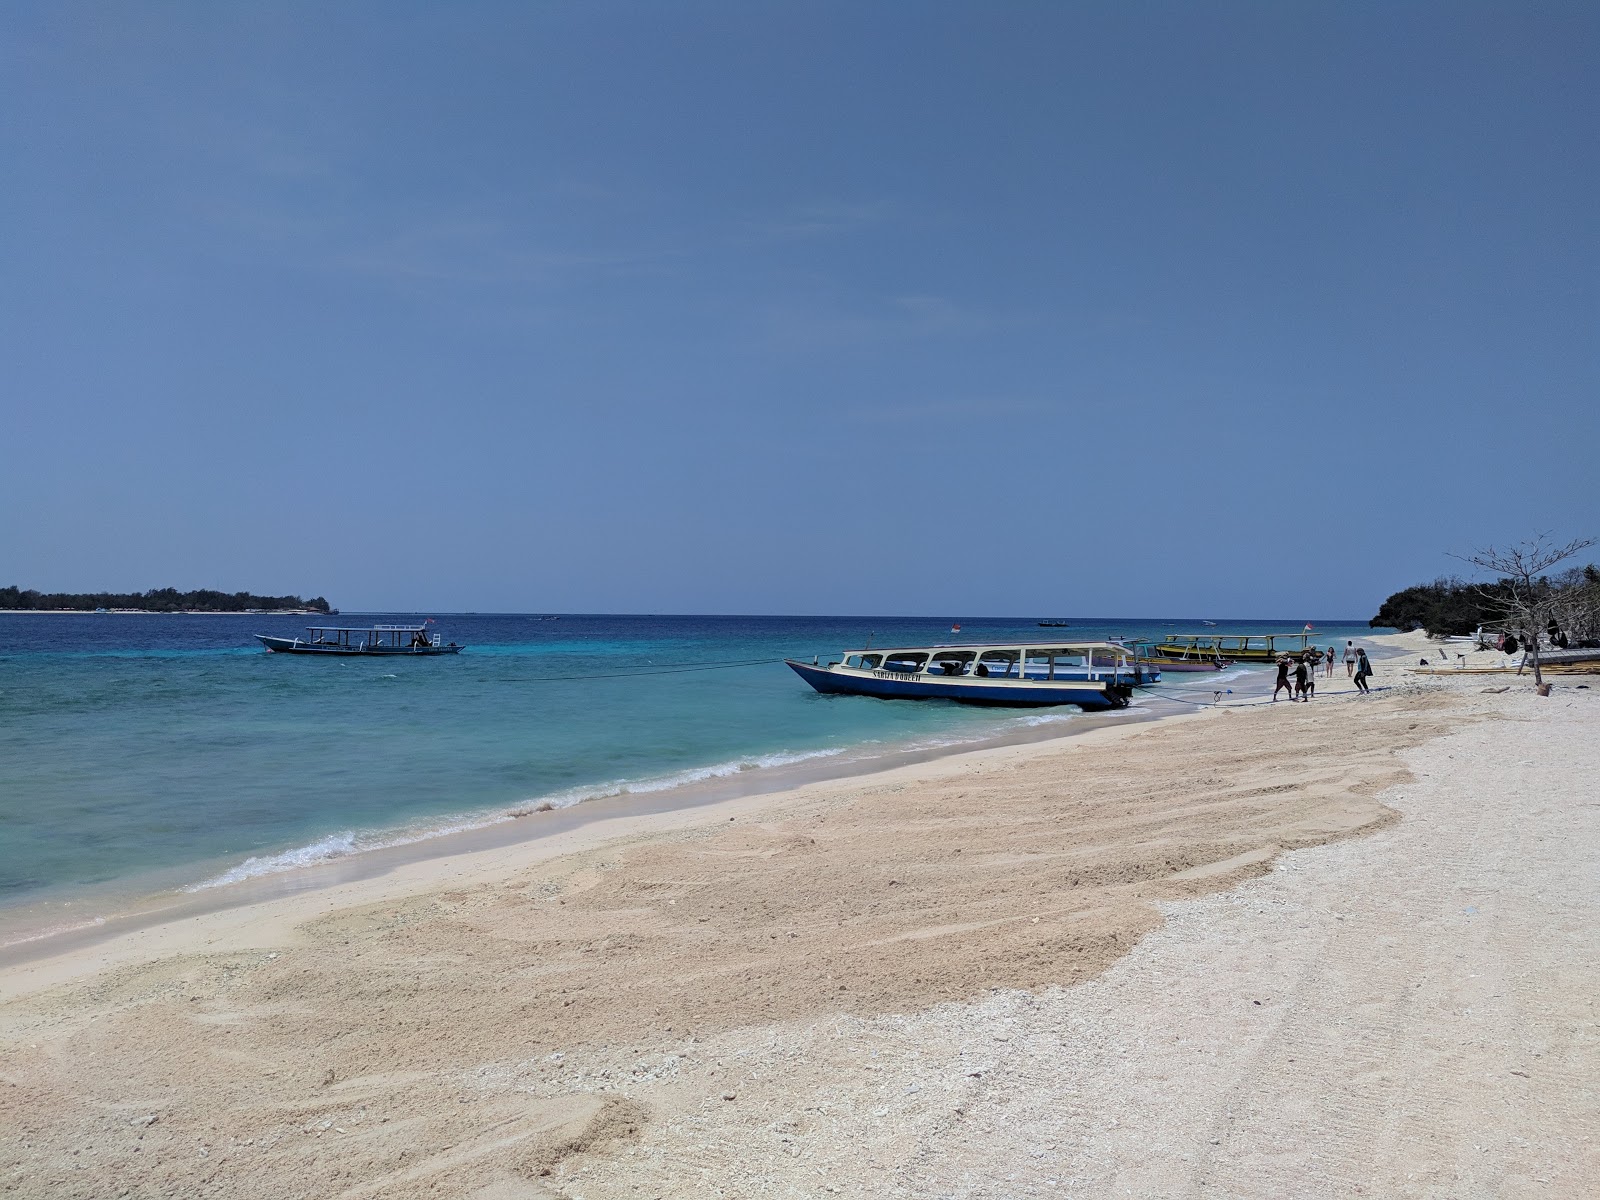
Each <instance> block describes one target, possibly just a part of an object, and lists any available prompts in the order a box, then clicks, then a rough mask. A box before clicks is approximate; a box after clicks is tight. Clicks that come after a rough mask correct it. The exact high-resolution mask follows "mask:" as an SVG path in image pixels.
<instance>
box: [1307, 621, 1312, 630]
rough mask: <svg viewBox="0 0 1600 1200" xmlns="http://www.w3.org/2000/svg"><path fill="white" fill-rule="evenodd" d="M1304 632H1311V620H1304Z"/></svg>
mask: <svg viewBox="0 0 1600 1200" xmlns="http://www.w3.org/2000/svg"><path fill="white" fill-rule="evenodd" d="M1306 632H1307V633H1310V632H1311V622H1310V621H1307V622H1306Z"/></svg>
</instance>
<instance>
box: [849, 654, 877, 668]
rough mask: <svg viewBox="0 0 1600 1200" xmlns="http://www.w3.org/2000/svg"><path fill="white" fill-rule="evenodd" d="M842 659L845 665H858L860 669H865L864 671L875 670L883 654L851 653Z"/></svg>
mask: <svg viewBox="0 0 1600 1200" xmlns="http://www.w3.org/2000/svg"><path fill="white" fill-rule="evenodd" d="M844 661H845V665H846V666H851V667H860V668H861V669H862V670H865V671H876V670H877V669H878V664H879V663H881V662H882V661H883V655H881V654H852V655H851V656H850V657H849V658H847V659H845V660H844Z"/></svg>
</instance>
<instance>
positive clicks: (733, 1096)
mask: <svg viewBox="0 0 1600 1200" xmlns="http://www.w3.org/2000/svg"><path fill="white" fill-rule="evenodd" d="M722 1098H723V1099H724V1100H735V1099H737V1098H738V1096H737V1094H736V1093H734V1092H723V1093H722Z"/></svg>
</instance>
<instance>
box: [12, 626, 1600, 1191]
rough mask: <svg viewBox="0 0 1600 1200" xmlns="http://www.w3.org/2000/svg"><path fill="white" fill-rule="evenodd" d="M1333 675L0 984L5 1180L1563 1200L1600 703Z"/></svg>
mask: <svg viewBox="0 0 1600 1200" xmlns="http://www.w3.org/2000/svg"><path fill="white" fill-rule="evenodd" d="M1396 642H1397V644H1399V645H1406V646H1409V645H1411V643H1410V642H1408V641H1405V640H1404V639H1396ZM1396 665H1397V664H1396ZM1343 676H1344V672H1343V669H1342V665H1341V666H1340V667H1338V668H1336V676H1335V678H1334V679H1333V680H1331V681H1322V686H1321V688H1320V689H1319V691H1320V694H1319V698H1318V699H1317V700H1316V701H1315V702H1313V703H1312V704H1306V705H1293V704H1278V705H1276V706H1261V707H1253V708H1240V709H1233V710H1225V711H1217V712H1204V713H1201V714H1199V715H1197V716H1195V717H1194V718H1191V719H1178V720H1171V721H1166V722H1162V723H1160V724H1157V725H1145V726H1139V727H1132V728H1127V729H1120V730H1108V731H1100V732H1097V733H1095V734H1092V735H1089V736H1085V737H1077V738H1068V739H1064V740H1062V741H1059V742H1055V743H1049V744H1045V745H1034V746H1023V747H1007V748H1004V749H999V750H989V751H983V752H978V753H975V754H969V755H963V756H958V757H954V758H950V759H945V760H942V761H940V762H937V763H931V764H921V765H918V766H916V767H911V768H906V769H903V770H899V771H895V772H891V773H887V774H883V775H879V776H873V777H870V778H865V779H857V780H854V781H835V782H832V783H827V784H819V785H815V786H812V787H808V788H804V789H801V790H799V791H796V792H792V793H788V794H783V795H778V796H769V797H758V798H754V799H750V800H744V801H738V802H734V803H730V804H726V805H721V806H715V807H711V808H707V809H702V810H697V811H695V812H692V813H686V814H685V813H680V814H674V815H671V816H668V817H662V818H656V819H650V820H639V821H635V822H632V823H623V824H617V825H611V826H605V827H596V828H592V829H590V830H587V831H584V832H583V833H582V834H581V835H574V836H573V837H571V838H567V839H564V840H559V844H556V845H545V844H539V843H530V844H525V845H523V846H521V847H513V848H508V849H506V850H504V851H500V852H497V853H484V854H478V855H474V856H470V857H469V858H466V859H461V860H448V859H447V860H438V861H435V862H433V863H428V864H416V865H413V866H412V867H411V868H409V869H407V870H405V871H399V872H396V873H395V874H393V875H391V876H387V877H385V878H383V879H379V880H365V881H361V882H359V883H357V884H352V885H347V886H344V887H341V888H335V889H330V890H328V891H327V892H323V893H318V894H316V895H314V896H300V897H295V898H291V899H288V900H283V901H275V902H270V903H266V904H260V905H254V906H251V907H249V908H245V909H237V910H232V911H229V912H224V913H213V914H208V915H207V916H205V917H202V918H196V919H194V920H190V921H185V922H183V923H182V924H181V925H175V926H167V927H162V928H157V929H151V930H145V931H142V932H140V933H137V934H134V935H129V936H127V937H122V938H119V939H117V940H116V941H115V942H113V943H111V944H108V945H105V946H100V947H95V948H93V949H90V950H78V951H74V952H72V953H71V954H68V955H64V956H61V957H59V958H56V959H50V960H44V961H41V962H38V963H33V964H28V965H26V966H21V967H15V968H12V969H10V970H8V971H6V972H5V973H4V975H3V976H0V995H3V996H4V997H5V998H6V999H5V1003H4V1005H3V1006H0V1043H3V1044H0V1050H3V1052H4V1059H3V1065H0V1191H7V1192H11V1193H14V1194H17V1195H26V1196H33V1195H38V1196H45V1195H48V1196H83V1197H100V1196H117V1195H130V1196H225V1197H268V1196H272V1197H276V1196H351V1197H354V1196H383V1197H390V1196H396V1197H409V1196H424V1195H428V1196H438V1195H444V1196H478V1197H481V1198H483V1200H489V1198H492V1197H504V1198H510V1197H555V1196H568V1197H574V1198H577V1197H613V1196H635V1195H638V1196H702V1195H718V1194H725V1195H729V1196H747V1195H764V1196H797V1197H798V1196H825V1195H835V1194H837V1195H852V1196H917V1197H922V1196H927V1197H934V1196H973V1197H977V1196H984V1197H990V1196H992V1197H1004V1196H1017V1195H1035V1194H1037V1195H1072V1194H1082V1195H1096V1196H1100V1195H1135V1196H1153V1195H1180V1194H1190V1193H1200V1192H1205V1193H1208V1194H1218V1195H1239V1196H1252V1195H1329V1196H1332V1195H1349V1194H1355V1193H1361V1192H1364V1193H1366V1194H1377V1195H1411V1194H1415V1195H1439V1196H1505V1195H1529V1196H1533V1195H1538V1196H1575V1195H1585V1194H1597V1193H1600V1157H1597V1151H1596V1147H1595V1143H1594V1141H1593V1138H1595V1137H1596V1136H1600V1133H1597V1131H1600V1099H1597V1092H1596V1085H1595V1084H1594V1082H1593V1079H1592V1077H1593V1075H1594V1072H1595V1068H1596V1066H1597V1065H1600V1054H1597V1045H1596V1041H1597V1026H1596V1012H1595V1007H1594V1002H1595V998H1596V997H1597V996H1600V968H1597V966H1596V963H1597V962H1600V955H1597V953H1596V952H1597V950H1600V934H1597V932H1596V930H1597V925H1596V921H1595V917H1596V915H1597V914H1596V911H1595V909H1596V901H1595V897H1594V891H1595V885H1596V882H1597V880H1600V869H1597V868H1600V836H1597V835H1600V828H1597V825H1600V811H1597V810H1600V787H1597V785H1596V779H1597V774H1596V769H1597V767H1600V750H1597V742H1596V739H1595V736H1594V735H1595V732H1596V727H1597V726H1596V718H1597V716H1600V708H1597V706H1596V703H1597V702H1596V699H1595V697H1596V692H1595V691H1591V690H1579V689H1577V688H1576V687H1575V686H1573V684H1575V683H1576V682H1579V681H1577V680H1572V679H1569V680H1564V681H1562V685H1558V687H1557V689H1556V692H1555V694H1554V695H1552V696H1551V697H1550V698H1548V699H1542V700H1541V699H1538V698H1536V697H1534V696H1533V695H1532V694H1531V691H1530V689H1529V687H1528V685H1527V684H1526V683H1525V682H1524V683H1516V681H1511V682H1512V683H1513V684H1514V685H1515V686H1513V687H1512V689H1511V690H1510V691H1507V692H1503V693H1493V694H1490V693H1485V692H1484V691H1483V690H1482V689H1483V687H1484V686H1485V685H1484V681H1483V680H1482V679H1481V678H1480V679H1476V680H1471V681H1466V680H1448V679H1445V680H1438V679H1427V680H1418V681H1415V682H1412V683H1403V682H1402V680H1403V677H1402V676H1401V675H1400V673H1399V671H1398V670H1396V669H1395V666H1391V665H1389V664H1384V663H1380V664H1379V679H1378V680H1377V681H1376V682H1378V683H1380V684H1387V685H1390V686H1389V690H1387V691H1385V692H1382V693H1380V694H1378V695H1375V696H1372V697H1367V698H1358V697H1354V696H1351V695H1349V694H1348V692H1349V684H1348V681H1347V680H1346V679H1345V678H1344V677H1343ZM1595 682H1596V683H1597V684H1600V680H1596V681H1595ZM730 817H731V818H732V819H731V820H730ZM1358 835H1364V836H1358ZM1287 851H1294V853H1287V854H1286V853H1285V852H1287Z"/></svg>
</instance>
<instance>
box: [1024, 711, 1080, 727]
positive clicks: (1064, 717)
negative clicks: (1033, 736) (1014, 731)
mask: <svg viewBox="0 0 1600 1200" xmlns="http://www.w3.org/2000/svg"><path fill="white" fill-rule="evenodd" d="M1081 715H1082V714H1081V713H1077V712H1047V713H1036V714H1034V715H1033V716H1030V717H1019V718H1017V724H1018V725H1056V724H1059V723H1061V722H1062V721H1076V720H1077V719H1078V718H1079V717H1080V716H1081Z"/></svg>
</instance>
